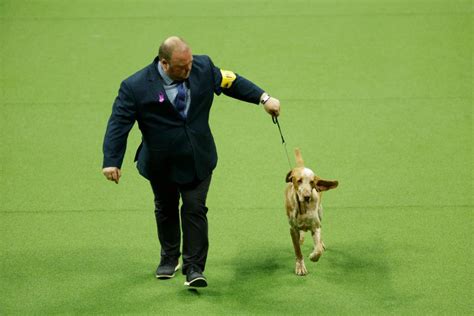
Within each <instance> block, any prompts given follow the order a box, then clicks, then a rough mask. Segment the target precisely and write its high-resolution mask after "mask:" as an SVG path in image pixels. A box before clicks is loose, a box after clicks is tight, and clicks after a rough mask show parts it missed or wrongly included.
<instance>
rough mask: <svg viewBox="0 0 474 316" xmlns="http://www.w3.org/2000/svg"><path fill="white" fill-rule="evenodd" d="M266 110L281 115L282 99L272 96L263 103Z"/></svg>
mask: <svg viewBox="0 0 474 316" xmlns="http://www.w3.org/2000/svg"><path fill="white" fill-rule="evenodd" d="M263 107H264V109H265V111H267V113H268V114H270V115H271V116H279V115H280V100H278V99H275V98H272V97H270V98H269V99H268V100H267V101H266V102H265V104H264V105H263Z"/></svg>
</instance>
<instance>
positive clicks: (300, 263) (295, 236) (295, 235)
mask: <svg viewBox="0 0 474 316" xmlns="http://www.w3.org/2000/svg"><path fill="white" fill-rule="evenodd" d="M290 235H291V240H292V241H293V248H294V249H295V255H296V265H295V273H296V274H297V275H301V276H303V275H306V274H307V273H308V270H306V266H305V265H304V259H303V254H302V253H301V247H300V241H299V237H300V234H299V232H298V230H296V229H293V228H290Z"/></svg>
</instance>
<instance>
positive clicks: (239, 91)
mask: <svg viewBox="0 0 474 316" xmlns="http://www.w3.org/2000/svg"><path fill="white" fill-rule="evenodd" d="M157 63H158V58H155V60H154V61H153V63H151V64H150V65H148V66H147V67H145V68H143V69H142V70H140V71H138V72H136V73H135V74H133V75H132V76H130V77H129V78H127V79H125V80H124V81H123V82H122V83H121V85H120V89H119V92H118V96H117V97H116V99H115V102H114V104H113V108H112V114H111V116H110V119H109V121H108V125H107V131H106V133H105V137H104V145H103V152H104V163H103V167H118V168H121V166H122V162H123V158H124V154H125V150H126V146H127V137H128V133H129V132H130V129H131V128H132V127H133V124H134V123H135V121H137V122H138V126H139V128H140V130H141V133H142V143H141V144H140V146H139V148H138V150H137V153H136V155H135V161H137V168H138V170H139V172H140V174H141V175H143V176H144V177H145V178H147V179H149V180H152V179H156V180H171V181H174V182H176V183H179V184H185V183H190V182H193V181H195V180H203V179H205V178H206V177H207V176H209V174H211V173H212V170H213V169H214V168H215V167H216V164H217V152H216V146H215V143H214V139H213V137H212V133H211V129H210V127H209V111H210V109H211V106H212V101H213V98H214V94H217V95H220V94H221V93H224V94H225V95H228V96H231V97H233V98H236V99H239V100H242V101H247V102H251V103H255V104H258V103H259V101H260V96H261V95H262V93H263V92H264V91H263V90H262V89H261V88H259V87H258V86H256V85H255V84H253V83H252V82H250V81H249V80H247V79H245V78H244V77H242V76H239V75H236V79H235V81H233V83H232V85H231V86H230V87H226V85H222V86H221V84H222V82H223V79H222V74H221V71H220V69H219V68H217V67H216V66H214V64H213V63H212V61H211V59H210V58H209V57H208V56H205V55H195V56H193V66H192V69H191V74H190V76H189V78H188V79H187V80H188V81H189V87H190V90H191V104H190V106H189V110H188V114H187V117H186V119H183V118H182V117H181V115H180V114H179V113H178V111H177V110H176V109H175V107H174V106H173V105H172V104H171V102H170V101H169V100H168V98H167V96H166V93H165V90H164V88H163V79H162V78H161V76H160V75H159V72H158V69H157Z"/></svg>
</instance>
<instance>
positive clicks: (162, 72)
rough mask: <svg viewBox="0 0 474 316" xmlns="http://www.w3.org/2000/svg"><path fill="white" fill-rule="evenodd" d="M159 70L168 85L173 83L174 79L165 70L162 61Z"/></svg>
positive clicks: (159, 63)
mask: <svg viewBox="0 0 474 316" xmlns="http://www.w3.org/2000/svg"><path fill="white" fill-rule="evenodd" d="M158 72H159V73H160V75H161V78H163V81H164V82H165V84H166V85H168V86H169V85H171V84H172V83H173V80H172V79H171V78H170V77H168V75H167V74H166V72H165V70H164V69H163V66H162V65H161V62H158Z"/></svg>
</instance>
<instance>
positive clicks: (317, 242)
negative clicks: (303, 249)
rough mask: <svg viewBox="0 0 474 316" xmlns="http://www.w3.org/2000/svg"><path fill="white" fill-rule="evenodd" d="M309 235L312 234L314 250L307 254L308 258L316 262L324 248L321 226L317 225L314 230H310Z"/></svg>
mask: <svg viewBox="0 0 474 316" xmlns="http://www.w3.org/2000/svg"><path fill="white" fill-rule="evenodd" d="M311 235H312V236H313V242H314V250H313V252H312V253H311V254H310V255H309V259H310V260H311V261H314V262H316V261H318V260H319V258H320V257H321V255H322V254H323V251H324V249H325V247H324V244H323V242H322V240H321V226H319V227H317V228H316V229H314V230H311Z"/></svg>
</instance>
